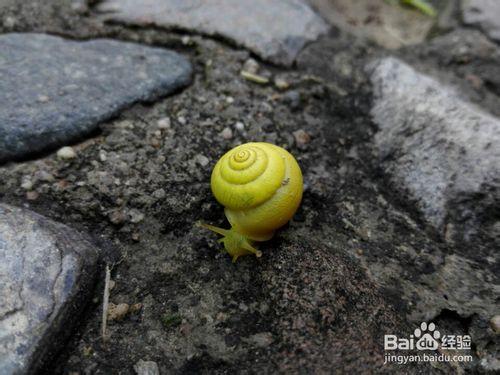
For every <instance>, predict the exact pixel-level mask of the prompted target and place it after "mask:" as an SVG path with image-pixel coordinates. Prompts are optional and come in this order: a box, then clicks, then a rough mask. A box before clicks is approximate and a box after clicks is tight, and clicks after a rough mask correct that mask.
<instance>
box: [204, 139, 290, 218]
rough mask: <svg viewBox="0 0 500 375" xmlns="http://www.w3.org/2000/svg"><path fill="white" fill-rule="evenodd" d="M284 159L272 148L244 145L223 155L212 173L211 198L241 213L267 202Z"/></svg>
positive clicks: (281, 175)
mask: <svg viewBox="0 0 500 375" xmlns="http://www.w3.org/2000/svg"><path fill="white" fill-rule="evenodd" d="M284 176H285V160H284V158H283V156H282V155H281V154H280V153H279V152H278V151H277V150H276V149H274V148H273V147H266V146H265V144H264V143H263V144H259V143H247V144H243V145H241V146H238V147H235V148H234V149H232V150H230V151H229V152H227V153H226V154H225V155H224V156H223V157H222V158H221V159H220V160H219V161H218V162H217V164H216V166H215V168H214V170H213V173H212V190H213V192H214V195H215V198H216V199H217V200H218V201H219V202H220V203H221V204H222V205H223V206H224V207H226V208H230V209H233V210H244V209H248V208H251V207H255V206H258V205H259V204H261V203H262V202H265V201H266V200H268V199H269V198H270V197H271V196H272V195H273V194H274V193H275V191H276V190H277V189H278V188H279V187H280V186H281V184H282V182H283V179H284Z"/></svg>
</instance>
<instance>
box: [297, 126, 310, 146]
mask: <svg viewBox="0 0 500 375" xmlns="http://www.w3.org/2000/svg"><path fill="white" fill-rule="evenodd" d="M293 137H294V138H295V143H296V144H297V146H298V147H303V146H305V145H306V144H308V143H309V142H310V141H311V136H310V135H309V134H308V133H307V132H306V131H304V130H302V129H299V130H296V131H294V132H293Z"/></svg>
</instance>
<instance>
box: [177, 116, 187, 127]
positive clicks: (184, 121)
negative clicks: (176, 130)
mask: <svg viewBox="0 0 500 375" xmlns="http://www.w3.org/2000/svg"><path fill="white" fill-rule="evenodd" d="M177 121H178V122H179V124H181V125H186V122H187V121H186V118H185V117H184V116H179V117H177Z"/></svg>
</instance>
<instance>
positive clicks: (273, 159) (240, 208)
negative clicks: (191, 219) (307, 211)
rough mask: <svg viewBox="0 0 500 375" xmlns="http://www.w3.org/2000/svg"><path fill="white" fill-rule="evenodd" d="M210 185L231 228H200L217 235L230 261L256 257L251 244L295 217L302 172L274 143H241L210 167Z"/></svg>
mask: <svg viewBox="0 0 500 375" xmlns="http://www.w3.org/2000/svg"><path fill="white" fill-rule="evenodd" d="M210 186H211V188H212V192H213V194H214V196H215V198H216V199H217V201H218V202H219V203H220V204H222V205H223V206H224V213H225V215H226V217H227V219H228V221H229V223H230V224H231V229H222V228H217V227H214V226H212V225H207V224H203V226H204V227H205V228H207V229H210V230H212V231H214V232H216V233H219V234H222V235H223V236H224V237H223V238H221V239H220V240H219V241H220V242H222V243H224V246H225V248H226V250H227V252H228V253H229V255H230V256H231V257H232V258H233V262H235V261H236V260H237V259H238V257H240V256H242V255H247V254H254V255H256V256H257V257H260V256H261V255H262V254H261V252H260V251H259V250H257V249H255V248H254V247H253V246H252V245H253V243H254V242H255V241H267V240H269V239H271V238H272V237H273V235H274V232H275V231H276V230H277V229H278V228H280V227H282V226H283V225H285V224H286V223H287V222H288V221H289V220H290V219H291V218H292V217H293V215H294V214H295V211H297V208H298V207H299V205H300V201H301V199H302V189H303V182H302V172H301V170H300V167H299V165H298V164H297V161H296V160H295V158H294V157H293V156H292V155H291V154H290V153H289V152H288V151H286V150H285V149H283V148H281V147H278V146H276V145H273V144H270V143H265V142H255V143H245V144H242V145H240V146H237V147H235V148H233V149H232V150H230V151H228V152H227V153H226V154H224V155H223V156H222V157H221V158H220V159H219V161H218V162H217V164H216V165H215V167H214V169H213V171H212V176H211V181H210Z"/></svg>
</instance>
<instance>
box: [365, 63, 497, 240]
mask: <svg viewBox="0 0 500 375" xmlns="http://www.w3.org/2000/svg"><path fill="white" fill-rule="evenodd" d="M368 70H369V71H370V72H371V73H370V74H371V81H372V83H373V89H374V106H373V108H372V112H371V114H372V116H373V120H374V122H375V123H376V124H377V125H378V127H379V131H378V133H377V134H376V136H375V145H376V148H377V149H378V152H379V157H380V160H381V163H382V166H383V167H384V169H385V170H386V172H387V173H388V175H390V176H391V180H392V182H393V185H394V187H395V188H396V190H399V191H400V193H401V195H402V196H404V197H407V198H408V199H411V200H414V201H416V203H417V206H418V208H419V209H420V211H421V212H422V213H423V214H424V216H425V218H426V219H427V220H428V221H429V222H430V223H431V224H433V225H434V226H435V227H436V228H438V229H439V230H442V231H443V232H442V233H444V232H445V231H446V230H447V229H449V228H447V227H446V225H447V224H448V223H460V224H461V225H464V232H463V233H462V234H463V235H464V236H465V237H467V234H468V233H472V232H471V231H474V230H475V229H477V228H478V227H480V225H481V224H480V221H481V220H483V221H484V220H488V218H487V217H486V216H487V215H493V212H495V209H496V210H498V202H500V148H499V147H498V145H499V144H500V120H499V119H498V118H496V117H494V116H492V115H490V114H488V113H486V112H484V111H483V110H481V109H480V108H478V107H476V106H474V105H473V104H471V103H469V102H467V101H466V100H464V99H463V98H461V97H460V95H459V94H458V92H457V91H456V90H454V89H453V88H451V87H447V86H445V85H443V84H441V83H439V82H438V81H437V80H435V79H434V78H431V77H429V76H427V75H424V74H421V73H419V72H417V71H416V70H414V69H413V68H412V67H410V66H409V65H407V64H406V63H404V62H402V61H400V60H398V59H395V58H385V59H382V60H378V61H376V62H374V63H372V64H371V66H369V68H368ZM495 205H496V207H495Z"/></svg>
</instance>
